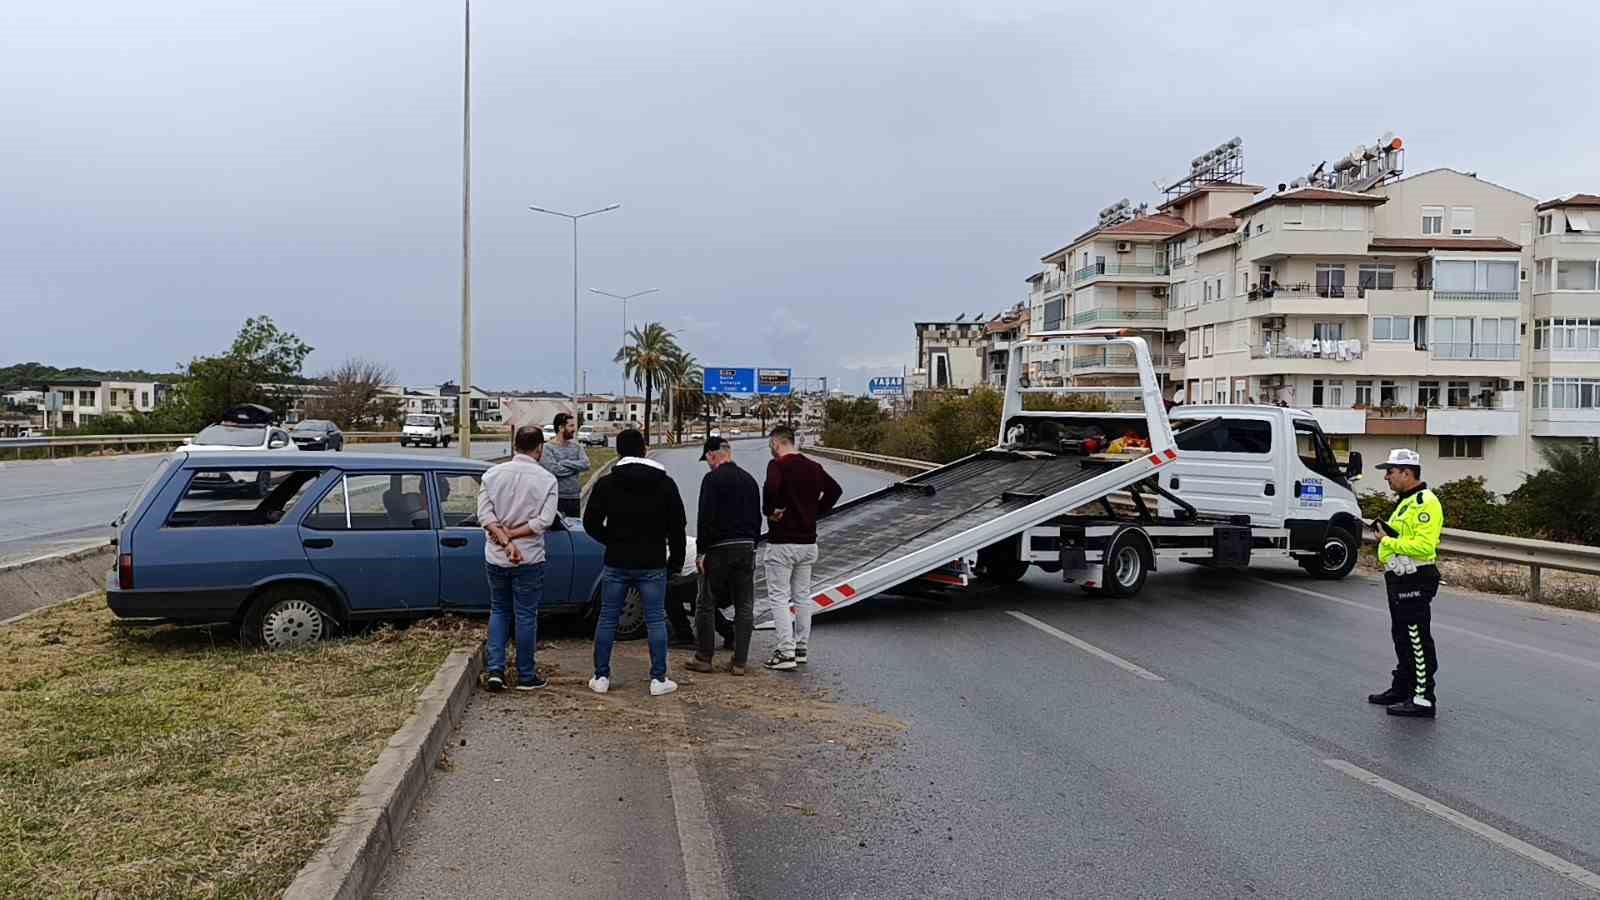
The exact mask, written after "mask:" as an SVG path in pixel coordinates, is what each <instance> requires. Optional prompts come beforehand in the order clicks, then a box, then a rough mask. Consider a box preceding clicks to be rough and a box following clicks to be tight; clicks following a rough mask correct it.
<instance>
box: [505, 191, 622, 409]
mask: <svg viewBox="0 0 1600 900" xmlns="http://www.w3.org/2000/svg"><path fill="white" fill-rule="evenodd" d="M528 208H529V209H531V210H533V211H534V212H537V213H544V214H545V215H547V216H560V217H561V218H563V219H567V220H569V221H570V222H572V411H573V413H574V414H576V413H577V411H578V220H579V219H587V218H588V217H590V216H597V215H599V214H601V213H606V212H611V211H612V210H614V209H621V208H622V204H621V203H613V204H611V205H610V206H602V207H601V208H599V209H591V210H589V211H588V212H585V213H564V212H561V211H560V210H554V209H545V208H544V207H542V206H530V207H528Z"/></svg>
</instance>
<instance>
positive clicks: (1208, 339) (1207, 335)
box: [1200, 325, 1217, 356]
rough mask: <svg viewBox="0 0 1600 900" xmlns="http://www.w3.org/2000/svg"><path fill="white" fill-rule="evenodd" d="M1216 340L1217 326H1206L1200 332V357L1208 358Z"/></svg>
mask: <svg viewBox="0 0 1600 900" xmlns="http://www.w3.org/2000/svg"><path fill="white" fill-rule="evenodd" d="M1216 339H1217V326H1215V325H1207V326H1206V327H1205V328H1204V329H1202V331H1201V340H1200V345H1201V355H1202V356H1210V355H1211V353H1212V350H1213V348H1214V345H1215V344H1216Z"/></svg>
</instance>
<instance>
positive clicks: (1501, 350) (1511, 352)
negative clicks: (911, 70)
mask: <svg viewBox="0 0 1600 900" xmlns="http://www.w3.org/2000/svg"><path fill="white" fill-rule="evenodd" d="M1521 352H1522V351H1521V345H1520V344H1516V343H1510V344H1477V343H1468V342H1466V341H1434V342H1433V358H1434V359H1502V360H1515V359H1520V358H1521Z"/></svg>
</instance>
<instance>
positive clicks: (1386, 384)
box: [1378, 378, 1410, 406]
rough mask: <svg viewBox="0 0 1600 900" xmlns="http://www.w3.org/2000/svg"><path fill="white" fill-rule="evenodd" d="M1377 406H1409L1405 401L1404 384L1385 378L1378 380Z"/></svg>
mask: <svg viewBox="0 0 1600 900" xmlns="http://www.w3.org/2000/svg"><path fill="white" fill-rule="evenodd" d="M1378 405H1379V406H1409V405H1410V404H1409V403H1407V402H1406V386H1405V385H1403V384H1399V383H1397V382H1394V381H1391V380H1389V379H1387V378H1385V379H1383V380H1382V381H1380V382H1378Z"/></svg>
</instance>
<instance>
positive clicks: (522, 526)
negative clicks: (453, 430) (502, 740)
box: [478, 425, 559, 691]
mask: <svg viewBox="0 0 1600 900" xmlns="http://www.w3.org/2000/svg"><path fill="white" fill-rule="evenodd" d="M512 446H513V448H514V449H515V450H516V455H514V456H512V457H511V460H510V461H509V462H503V463H501V464H499V465H498V466H495V467H494V468H492V469H490V470H489V471H487V472H485V473H484V474H483V483H482V485H481V486H480V487H479V488H478V524H480V525H481V526H483V530H484V531H486V532H487V533H488V536H489V537H488V540H486V541H484V543H483V555H484V569H485V570H486V571H487V572H488V577H489V646H488V648H487V649H486V651H485V656H486V659H485V666H484V668H485V669H487V670H488V675H487V676H486V677H485V679H484V684H485V686H486V687H488V689H489V690H491V691H503V690H505V687H506V641H508V640H510V638H511V633H512V630H513V621H514V623H515V631H516V642H517V690H519V691H531V690H535V689H537V688H542V687H544V686H545V685H546V684H547V683H548V682H546V681H545V680H544V679H543V678H541V677H540V676H539V670H538V668H537V667H536V666H535V665H534V653H535V648H536V647H537V646H538V643H539V602H540V601H541V600H542V599H543V598H544V558H545V557H544V533H545V531H546V530H547V529H548V528H549V527H550V525H551V523H553V522H554V521H555V519H556V509H557V505H558V503H559V497H558V488H557V484H556V477H555V476H554V475H552V474H550V472H549V470H547V469H545V467H544V466H542V465H540V463H539V458H540V457H541V456H543V455H544V432H543V431H540V430H539V427H538V426H536V425H524V426H523V427H521V428H518V429H517V433H516V437H515V438H514V439H513V441H512Z"/></svg>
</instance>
